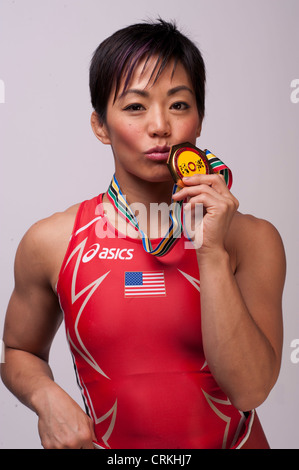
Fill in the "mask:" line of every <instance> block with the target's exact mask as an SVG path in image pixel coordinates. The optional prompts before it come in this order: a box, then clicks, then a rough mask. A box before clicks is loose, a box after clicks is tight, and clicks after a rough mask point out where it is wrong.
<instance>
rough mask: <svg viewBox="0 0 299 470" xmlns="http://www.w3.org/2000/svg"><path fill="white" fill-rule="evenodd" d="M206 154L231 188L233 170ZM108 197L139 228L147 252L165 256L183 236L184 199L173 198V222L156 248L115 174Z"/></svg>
mask: <svg viewBox="0 0 299 470" xmlns="http://www.w3.org/2000/svg"><path fill="white" fill-rule="evenodd" d="M206 156H207V158H208V160H209V162H210V165H211V167H212V169H213V171H214V172H215V173H220V174H222V175H223V176H224V178H225V182H226V185H227V186H228V188H229V189H230V188H231V185H232V172H231V170H230V169H229V168H228V167H227V166H226V165H225V164H224V163H223V162H222V161H221V160H219V158H217V157H216V156H215V155H213V154H212V153H211V152H210V151H209V150H206ZM179 190H180V188H179V187H178V186H177V185H176V184H175V185H174V187H173V191H172V195H173V194H174V193H176V192H177V191H179ZM107 197H108V199H109V200H110V202H111V204H112V205H113V207H114V209H115V210H116V212H117V213H118V214H120V215H121V216H122V217H123V218H124V219H125V220H126V221H127V222H128V223H129V224H130V225H131V226H132V227H134V229H135V230H138V232H139V233H140V235H141V239H142V244H143V248H144V250H145V251H146V252H147V253H150V254H152V255H154V256H164V255H166V253H168V251H170V249H171V248H172V246H173V245H174V243H175V242H176V241H177V239H178V238H179V237H180V236H181V234H182V231H183V226H182V223H181V209H182V204H183V201H178V202H174V201H173V200H172V204H171V210H170V212H169V217H170V222H171V223H170V227H169V229H168V231H167V233H166V235H165V236H164V237H163V238H162V240H161V242H160V243H159V244H158V245H157V246H156V248H153V247H152V244H151V241H150V239H149V237H148V236H147V235H146V233H144V232H143V231H142V230H141V229H140V227H139V225H138V221H137V219H136V216H135V214H134V213H133V212H132V210H131V208H130V206H129V204H128V203H127V201H126V198H125V196H124V195H123V193H122V191H121V189H120V186H119V184H118V181H117V179H116V176H115V175H113V178H112V181H111V183H110V185H109V188H108V192H107Z"/></svg>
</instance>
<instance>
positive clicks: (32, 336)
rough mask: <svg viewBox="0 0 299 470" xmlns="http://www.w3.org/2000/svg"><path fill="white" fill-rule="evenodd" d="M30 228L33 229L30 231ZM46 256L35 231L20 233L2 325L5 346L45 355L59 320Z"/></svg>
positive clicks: (45, 356) (46, 355)
mask: <svg viewBox="0 0 299 470" xmlns="http://www.w3.org/2000/svg"><path fill="white" fill-rule="evenodd" d="M33 232H34V231H33ZM46 265H47V263H46V259H43V257H42V256H41V255H40V240H39V237H38V234H35V233H29V234H28V235H26V236H25V237H24V239H23V240H22V242H21V243H20V246H19V248H18V251H17V255H16V260H15V287H14V290H13V293H12V295H11V298H10V301H9V304H8V308H7V313H6V319H5V326H4V336H3V340H4V343H5V345H6V346H7V347H9V348H13V349H19V350H23V351H26V352H29V353H32V354H35V355H37V356H39V357H41V358H42V359H44V360H47V359H48V354H49V349H50V345H51V343H52V340H53V337H54V336H55V333H56V331H57V329H58V327H59V325H60V323H61V320H62V314H61V311H60V308H59V303H58V300H57V297H56V295H55V294H54V292H53V290H52V288H51V285H50V283H49V282H48V280H47V267H46Z"/></svg>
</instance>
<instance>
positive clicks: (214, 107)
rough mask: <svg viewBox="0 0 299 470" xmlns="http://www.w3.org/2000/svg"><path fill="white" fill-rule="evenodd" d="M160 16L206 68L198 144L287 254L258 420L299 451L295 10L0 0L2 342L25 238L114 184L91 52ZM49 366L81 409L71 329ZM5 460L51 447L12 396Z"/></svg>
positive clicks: (298, 13) (267, 1) (298, 60)
mask: <svg viewBox="0 0 299 470" xmlns="http://www.w3.org/2000/svg"><path fill="white" fill-rule="evenodd" d="M158 15H160V16H161V17H163V18H164V19H176V20H177V23H178V25H179V26H180V27H181V28H182V30H183V32H185V33H186V34H188V35H190V37H191V38H192V39H193V40H194V41H195V42H196V43H197V44H198V45H199V47H200V49H201V50H202V53H203V56H204V58H205V62H206V66H207V102H206V107H207V112H206V117H205V120H204V125H203V132H202V136H201V138H200V139H199V141H198V145H199V146H201V147H203V148H206V147H207V148H210V149H211V150H212V151H214V153H215V154H216V155H219V157H222V158H223V160H224V161H225V162H226V163H227V164H228V165H229V166H230V167H231V168H232V169H233V174H234V183H233V187H232V191H233V193H234V194H235V195H236V197H237V198H238V199H239V201H240V210H241V211H242V212H244V213H253V214H255V215H256V216H258V217H261V218H265V219H267V220H269V221H271V222H272V223H273V224H274V225H275V226H276V227H277V228H278V230H279V232H280V233H281V236H282V238H283V241H284V244H285V249H286V254H287V260H288V273H287V281H286V287H285V293H284V300H283V302H284V325H285V330H284V353H283V361H282V369H281V373H280V377H279V380H278V382H277V384H276V386H275V388H274V389H273V391H272V392H271V394H270V396H269V398H268V399H267V401H266V402H265V403H264V404H263V405H262V406H260V407H259V409H258V413H259V415H260V418H261V420H262V423H263V426H264V429H265V431H266V434H267V436H268V439H269V442H270V445H271V447H272V448H298V447H299V436H298V421H299V404H298V397H299V379H298V377H299V363H297V364H296V363H293V362H292V361H291V352H292V348H291V342H292V341H293V340H294V339H296V338H299V324H298V288H299V285H298V279H299V276H298V274H299V273H298V271H299V269H298V185H297V178H298V155H299V138H298V124H299V103H297V104H296V103H293V102H292V101H291V93H292V91H293V90H292V88H291V82H292V80H294V79H298V78H299V28H298V18H299V1H298V0H184V1H182V0H165V1H163V2H162V1H161V0H150V1H146V0H133V1H132V0H131V1H130V2H123V1H121V0H109V1H107V2H104V1H102V0H64V1H63V0H15V1H10V0H0V80H2V82H1V83H2V85H3V83H4V85H5V102H4V103H1V100H0V119H1V123H0V124H1V125H0V132H1V135H0V192H1V193H0V220H1V229H0V266H1V278H0V279H1V282H0V330H1V331H0V333H1V332H2V329H3V320H4V315H5V310H6V306H7V303H8V300H9V297H10V293H11V291H12V288H13V260H14V255H15V251H16V248H17V245H18V243H19V241H20V239H21V237H22V235H23V234H24V232H25V231H26V230H27V229H28V228H29V226H30V225H31V224H33V223H34V222H35V221H36V220H38V219H41V218H43V217H45V216H48V215H50V214H52V213H53V212H56V211H59V210H64V209H65V208H67V207H68V206H69V205H72V204H73V203H75V202H79V201H81V200H83V199H86V198H89V197H92V196H94V195H96V194H98V193H100V192H102V191H105V190H106V188H107V185H108V183H109V181H110V177H111V175H112V172H113V159H112V154H111V151H110V148H109V147H106V146H103V145H101V144H100V143H99V142H98V141H97V140H96V138H95V137H94V135H93V133H92V131H91V128H90V124H89V119H90V113H91V111H92V109H91V105H90V102H89V90H88V67H89V62H90V58H91V55H92V52H93V51H94V50H95V48H96V47H97V45H98V44H99V42H101V41H102V40H103V39H104V38H105V37H106V36H108V35H110V34H112V33H113V32H114V31H115V30H117V29H119V28H121V27H123V26H127V25H128V24H131V23H134V22H138V21H140V20H143V19H146V18H156V17H157V16H158ZM297 96H298V97H299V93H298V94H297ZM2 101H3V100H2ZM273 256H275V253H273ZM297 356H298V355H297ZM50 360H51V365H52V368H53V370H54V375H55V378H56V380H57V382H58V383H59V384H60V385H61V386H62V387H64V388H65V389H66V390H67V391H68V392H69V393H70V394H71V395H72V396H73V397H74V398H75V399H77V400H78V402H79V403H80V404H81V405H82V401H81V396H80V394H79V390H78V388H77V385H76V382H75V377H74V374H73V367H72V362H71V358H70V354H69V351H68V347H67V345H66V341H65V338H64V330H63V328H60V330H59V332H58V335H57V337H56V339H55V341H54V344H53V348H52V353H51V357H50ZM0 448H40V440H39V436H38V432H37V417H36V416H35V415H34V413H32V412H31V411H30V410H27V408H25V407H24V406H23V405H21V404H20V403H19V402H18V400H17V399H16V398H14V397H13V396H12V395H11V394H10V393H9V392H8V391H7V390H6V389H5V387H4V386H3V384H2V383H1V384H0Z"/></svg>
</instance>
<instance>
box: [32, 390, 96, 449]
mask: <svg viewBox="0 0 299 470" xmlns="http://www.w3.org/2000/svg"><path fill="white" fill-rule="evenodd" d="M38 397H39V398H38V400H36V401H38V403H36V405H35V408H36V410H37V414H38V417H39V421H38V430H39V435H40V438H41V443H42V446H43V447H44V448H45V449H94V445H93V441H96V436H95V433H94V427H93V422H92V420H91V419H90V418H89V417H88V416H87V415H86V413H84V411H83V410H82V408H81V407H80V406H79V405H78V404H77V403H76V402H75V401H74V400H73V399H72V398H71V397H70V396H69V395H68V394H67V393H66V392H65V391H64V390H62V389H61V388H60V387H59V386H58V385H57V384H55V383H54V382H53V383H52V384H51V386H49V387H47V388H46V389H45V390H42V391H39V392H38Z"/></svg>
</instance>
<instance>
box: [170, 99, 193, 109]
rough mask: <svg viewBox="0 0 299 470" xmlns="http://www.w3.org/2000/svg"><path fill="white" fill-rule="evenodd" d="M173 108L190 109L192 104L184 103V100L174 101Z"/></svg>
mask: <svg viewBox="0 0 299 470" xmlns="http://www.w3.org/2000/svg"><path fill="white" fill-rule="evenodd" d="M171 108H172V109H176V110H178V111H180V110H184V109H188V108H190V106H189V105H188V104H187V103H184V102H183V101H179V102H177V103H173V105H172V106H171Z"/></svg>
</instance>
